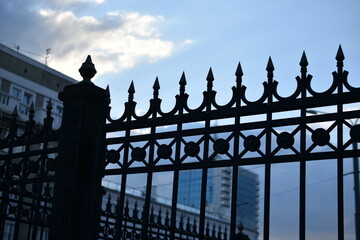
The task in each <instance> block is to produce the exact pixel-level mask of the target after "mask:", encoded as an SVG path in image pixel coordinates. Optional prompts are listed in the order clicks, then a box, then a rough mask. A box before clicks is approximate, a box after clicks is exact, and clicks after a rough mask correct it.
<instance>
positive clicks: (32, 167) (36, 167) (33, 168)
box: [28, 161, 40, 173]
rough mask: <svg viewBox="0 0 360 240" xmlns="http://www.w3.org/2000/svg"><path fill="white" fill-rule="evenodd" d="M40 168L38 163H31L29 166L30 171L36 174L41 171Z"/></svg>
mask: <svg viewBox="0 0 360 240" xmlns="http://www.w3.org/2000/svg"><path fill="white" fill-rule="evenodd" d="M39 168H40V166H39V163H38V162H36V161H30V162H29V164H28V170H29V172H31V173H36V172H37V171H38V170H39Z"/></svg>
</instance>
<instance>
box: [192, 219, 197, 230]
mask: <svg viewBox="0 0 360 240" xmlns="http://www.w3.org/2000/svg"><path fill="white" fill-rule="evenodd" d="M196 231H197V226H196V218H195V217H194V224H193V233H196Z"/></svg>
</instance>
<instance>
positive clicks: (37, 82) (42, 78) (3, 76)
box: [0, 44, 77, 128]
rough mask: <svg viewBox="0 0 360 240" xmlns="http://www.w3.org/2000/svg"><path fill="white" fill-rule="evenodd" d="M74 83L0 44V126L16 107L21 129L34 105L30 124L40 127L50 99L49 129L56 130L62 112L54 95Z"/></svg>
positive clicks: (59, 103)
mask: <svg viewBox="0 0 360 240" xmlns="http://www.w3.org/2000/svg"><path fill="white" fill-rule="evenodd" d="M74 83H77V81H76V80H75V79H72V78H70V77H68V76H66V75H64V74H62V73H60V72H58V71H56V70H54V69H52V68H49V67H48V66H46V65H44V64H41V63H39V62H37V61H35V60H33V59H31V58H29V57H27V56H25V55H23V54H21V53H19V52H17V51H14V50H12V49H10V48H8V47H6V46H4V45H2V44H0V110H1V114H2V118H3V120H2V121H3V122H5V123H6V120H7V119H9V118H11V115H12V113H13V111H14V109H15V107H16V109H17V113H18V120H19V123H20V125H21V122H23V123H24V122H25V121H26V120H27V119H28V111H29V108H30V106H31V104H34V109H35V118H34V120H35V121H36V122H37V123H39V124H41V123H42V122H43V119H44V118H45V116H46V106H47V105H48V102H49V100H50V99H51V102H52V108H53V109H52V113H53V115H52V116H53V118H54V122H53V127H54V128H58V127H59V126H60V124H61V115H62V110H63V107H62V103H61V102H60V101H59V100H58V93H59V92H61V91H62V90H63V88H64V87H65V86H66V85H71V84H74Z"/></svg>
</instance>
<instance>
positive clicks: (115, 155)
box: [106, 149, 120, 163]
mask: <svg viewBox="0 0 360 240" xmlns="http://www.w3.org/2000/svg"><path fill="white" fill-rule="evenodd" d="M106 159H107V160H108V161H109V162H111V163H117V162H118V161H119V159H120V153H119V152H118V151H116V150H114V149H111V150H110V151H108V152H107V154H106Z"/></svg>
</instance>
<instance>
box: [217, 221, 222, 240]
mask: <svg viewBox="0 0 360 240" xmlns="http://www.w3.org/2000/svg"><path fill="white" fill-rule="evenodd" d="M221 234H222V232H221V224H219V228H218V234H217V238H218V239H221Z"/></svg>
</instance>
